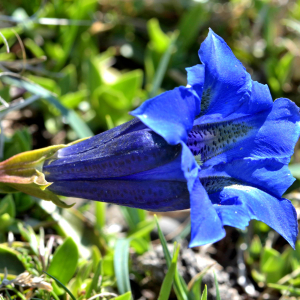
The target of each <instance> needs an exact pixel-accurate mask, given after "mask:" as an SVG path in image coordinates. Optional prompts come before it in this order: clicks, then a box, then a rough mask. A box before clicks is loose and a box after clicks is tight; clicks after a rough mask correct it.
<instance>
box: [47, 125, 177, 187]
mask: <svg viewBox="0 0 300 300" xmlns="http://www.w3.org/2000/svg"><path fill="white" fill-rule="evenodd" d="M86 142H87V141H82V142H80V143H79V144H83V145H84V144H85V143H86ZM82 148H83V147H82ZM180 150H181V147H180V145H177V146H171V145H169V144H168V143H167V142H166V141H165V140H164V139H163V138H162V137H161V136H159V135H158V134H156V133H155V132H153V131H150V130H149V129H145V130H139V131H133V132H130V133H127V134H123V135H121V136H119V137H116V138H114V139H112V140H110V141H109V142H107V143H99V145H97V147H94V148H91V149H89V150H88V151H85V152H81V153H78V154H76V155H75V154H73V155H70V156H66V155H65V156H63V157H62V158H59V157H58V158H51V159H49V160H47V161H45V163H44V167H43V172H44V174H45V176H46V180H47V181H49V182H54V181H58V180H78V179H100V178H111V177H120V176H126V175H130V174H135V173H139V172H142V171H146V170H150V169H153V168H156V167H158V166H161V165H164V164H167V163H169V162H171V161H172V160H174V159H175V158H176V157H177V156H179V155H180V152H181V151H180Z"/></svg>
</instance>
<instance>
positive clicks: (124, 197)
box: [48, 178, 190, 211]
mask: <svg viewBox="0 0 300 300" xmlns="http://www.w3.org/2000/svg"><path fill="white" fill-rule="evenodd" d="M48 189H49V190H50V191H52V192H54V193H56V194H57V195H62V196H67V197H77V198H84V199H90V200H96V201H103V202H108V203H113V204H118V205H125V206H129V207H136V208H141V209H146V210H150V211H171V210H181V209H187V208H189V207H190V201H189V192H188V190H187V186H186V182H180V181H156V180H124V179H118V178H113V179H110V180H105V179H104V180H93V181H91V180H89V181H85V180H75V181H56V182H54V183H52V184H51V185H50V186H49V187H48Z"/></svg>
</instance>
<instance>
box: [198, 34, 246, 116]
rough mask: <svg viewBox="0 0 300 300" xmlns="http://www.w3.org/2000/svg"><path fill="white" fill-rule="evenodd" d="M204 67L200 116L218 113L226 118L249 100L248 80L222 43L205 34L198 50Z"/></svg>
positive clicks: (236, 60) (238, 63) (238, 62)
mask: <svg viewBox="0 0 300 300" xmlns="http://www.w3.org/2000/svg"><path fill="white" fill-rule="evenodd" d="M199 57H200V60H201V62H202V63H203V64H204V65H205V83H204V91H203V95H202V100H201V115H203V114H210V113H211V112H213V113H218V112H219V113H221V114H222V116H223V117H226V116H227V115H229V114H230V113H232V112H233V111H235V110H237V108H239V107H240V106H241V105H242V104H243V103H245V102H247V101H248V100H249V98H250V91H251V85H252V83H251V78H250V75H249V74H248V73H247V72H246V69H245V68H244V67H243V65H242V63H241V62H240V61H239V60H238V59H236V57H235V56H234V54H233V53H232V51H231V49H230V48H229V47H228V45H227V44H226V43H225V41H224V40H223V39H222V38H221V37H219V36H218V35H216V34H215V33H214V32H213V31H212V30H210V31H209V34H208V36H207V38H206V39H205V40H204V42H203V43H202V44H201V47H200V50H199Z"/></svg>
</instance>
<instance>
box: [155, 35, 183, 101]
mask: <svg viewBox="0 0 300 300" xmlns="http://www.w3.org/2000/svg"><path fill="white" fill-rule="evenodd" d="M178 35H179V32H178V31H175V32H174V33H173V35H172V38H171V42H170V44H169V47H168V49H167V51H166V52H165V53H164V55H163V56H162V58H161V60H160V62H159V65H158V68H157V71H156V72H155V76H154V81H153V86H152V90H151V92H150V93H149V97H150V98H152V97H154V96H156V94H157V91H158V89H159V88H160V86H161V83H162V81H163V79H164V76H165V73H166V71H167V67H168V64H169V61H170V58H171V56H172V53H173V51H174V48H175V43H176V41H177V37H178Z"/></svg>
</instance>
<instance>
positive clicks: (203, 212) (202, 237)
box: [189, 179, 226, 247]
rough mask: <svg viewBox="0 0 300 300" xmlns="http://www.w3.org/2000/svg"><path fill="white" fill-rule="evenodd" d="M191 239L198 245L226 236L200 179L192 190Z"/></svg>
mask: <svg viewBox="0 0 300 300" xmlns="http://www.w3.org/2000/svg"><path fill="white" fill-rule="evenodd" d="M190 197H191V241H190V244H189V246H190V247H197V246H201V245H205V244H208V243H214V242H216V241H219V240H220V239H222V238H223V237H224V236H225V234H226V233H225V230H224V228H223V226H222V222H221V220H220V218H219V216H218V214H217V212H216V210H215V208H214V207H213V205H212V203H211V201H210V199H209V197H208V195H207V193H206V191H205V190H204V188H203V187H202V185H201V183H200V182H199V179H197V180H196V181H195V184H194V187H193V190H192V192H191V196H190Z"/></svg>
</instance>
